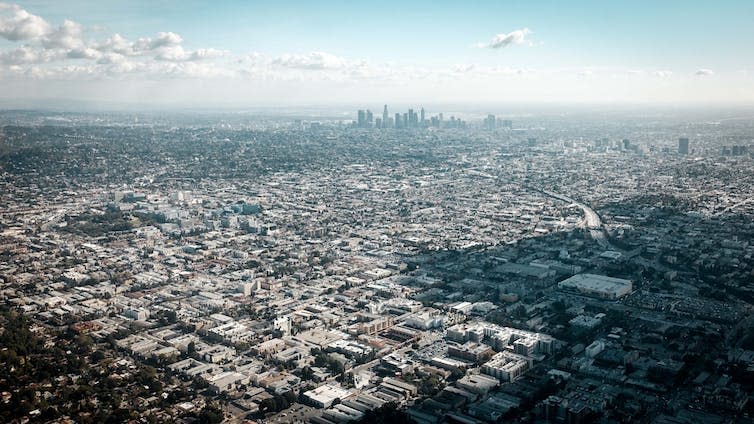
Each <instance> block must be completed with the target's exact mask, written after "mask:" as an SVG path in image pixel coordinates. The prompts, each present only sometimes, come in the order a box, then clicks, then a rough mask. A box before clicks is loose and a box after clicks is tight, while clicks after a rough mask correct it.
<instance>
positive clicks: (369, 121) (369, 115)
mask: <svg viewBox="0 0 754 424" xmlns="http://www.w3.org/2000/svg"><path fill="white" fill-rule="evenodd" d="M372 122H374V115H372V111H371V110H369V109H367V125H366V126H367V128H369V127H371V126H372Z"/></svg>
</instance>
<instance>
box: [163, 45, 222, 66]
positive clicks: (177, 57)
mask: <svg viewBox="0 0 754 424" xmlns="http://www.w3.org/2000/svg"><path fill="white" fill-rule="evenodd" d="M227 54H228V52H227V51H226V50H218V49H198V50H194V51H185V50H184V49H183V46H180V45H179V46H172V47H165V48H162V49H160V51H159V53H158V54H157V56H155V59H157V60H162V61H166V62H196V61H200V60H209V59H216V58H219V57H223V56H225V55H227Z"/></svg>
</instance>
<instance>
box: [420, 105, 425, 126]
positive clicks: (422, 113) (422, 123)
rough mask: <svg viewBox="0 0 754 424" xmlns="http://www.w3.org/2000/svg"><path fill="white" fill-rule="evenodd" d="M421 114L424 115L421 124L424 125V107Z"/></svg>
mask: <svg viewBox="0 0 754 424" xmlns="http://www.w3.org/2000/svg"><path fill="white" fill-rule="evenodd" d="M421 114H422V116H421V118H422V120H421V123H422V125H424V121H425V119H424V107H423V106H422V110H421Z"/></svg>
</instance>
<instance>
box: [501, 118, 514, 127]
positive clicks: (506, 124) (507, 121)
mask: <svg viewBox="0 0 754 424" xmlns="http://www.w3.org/2000/svg"><path fill="white" fill-rule="evenodd" d="M503 128H509V129H510V128H513V121H511V120H510V119H504V120H503Z"/></svg>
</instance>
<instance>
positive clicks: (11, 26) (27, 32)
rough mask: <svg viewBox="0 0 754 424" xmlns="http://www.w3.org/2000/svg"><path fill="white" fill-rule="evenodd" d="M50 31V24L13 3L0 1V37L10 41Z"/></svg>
mask: <svg viewBox="0 0 754 424" xmlns="http://www.w3.org/2000/svg"><path fill="white" fill-rule="evenodd" d="M51 31H52V26H50V24H49V23H48V22H47V21H45V20H44V19H42V18H41V17H39V16H37V15H32V14H31V13H29V12H27V11H26V10H24V9H22V8H21V7H20V6H18V5H15V4H8V3H0V37H2V38H5V39H7V40H10V41H21V40H32V39H36V38H39V37H42V36H43V35H45V34H48V33H50V32H51Z"/></svg>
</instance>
